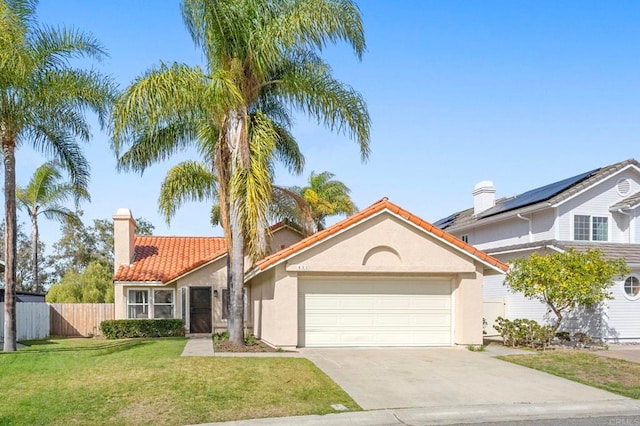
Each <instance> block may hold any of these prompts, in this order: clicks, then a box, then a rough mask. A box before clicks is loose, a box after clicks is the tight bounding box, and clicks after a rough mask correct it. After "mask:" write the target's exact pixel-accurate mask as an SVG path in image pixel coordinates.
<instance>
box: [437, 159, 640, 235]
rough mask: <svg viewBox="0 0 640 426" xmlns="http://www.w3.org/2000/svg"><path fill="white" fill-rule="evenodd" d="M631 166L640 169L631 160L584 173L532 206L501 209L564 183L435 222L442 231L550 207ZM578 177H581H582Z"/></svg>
mask: <svg viewBox="0 0 640 426" xmlns="http://www.w3.org/2000/svg"><path fill="white" fill-rule="evenodd" d="M630 165H633V166H636V167H638V168H640V163H638V162H637V161H636V160H634V159H632V158H631V159H628V160H625V161H621V162H619V163H615V164H611V165H609V166H605V167H602V168H599V169H595V170H592V171H591V172H587V173H583V175H584V177H583V178H582V179H579V180H578V181H577V182H576V183H574V184H571V185H570V186H568V187H567V188H566V189H564V190H561V191H560V192H558V193H553V192H547V193H548V194H549V196H548V197H542V198H534V200H535V202H532V203H530V204H521V203H520V204H518V203H515V204H514V206H515V207H513V208H506V209H505V208H501V207H502V206H503V205H505V204H508V203H511V202H512V201H513V200H514V199H517V198H518V197H520V196H522V195H526V194H529V193H536V192H537V191H540V190H543V189H545V188H549V187H553V186H554V185H555V184H559V183H562V182H563V181H560V182H556V183H555V184H551V185H545V186H543V187H540V188H535V189H532V190H530V191H527V192H525V193H523V194H520V195H516V196H514V197H505V198H500V199H498V200H496V203H495V207H492V208H491V209H490V210H488V211H485V212H481V213H480V214H479V215H475V214H473V208H470V209H466V210H462V211H459V212H456V213H453V214H451V215H450V216H448V217H446V218H443V219H440V220H437V221H436V222H434V224H435V225H436V226H440V227H441V228H442V229H448V228H457V227H462V226H465V225H471V224H475V223H477V222H481V221H483V220H484V219H487V218H488V217H493V216H495V215H498V214H502V213H507V212H509V211H515V210H518V209H520V208H522V207H526V206H528V205H531V204H537V203H540V202H546V203H547V204H550V205H553V204H557V203H559V202H561V201H564V200H566V199H567V198H569V197H571V196H573V195H575V194H577V193H579V192H580V191H582V190H584V189H586V188H588V187H590V186H591V185H593V184H595V183H597V182H599V181H601V180H603V179H605V178H607V177H609V176H611V175H612V174H614V173H617V172H618V171H620V170H622V169H624V168H625V167H627V166H630ZM576 177H580V175H578V176H576ZM565 180H567V179H565ZM636 195H638V194H636ZM630 198H631V197H630ZM492 212H495V213H492Z"/></svg>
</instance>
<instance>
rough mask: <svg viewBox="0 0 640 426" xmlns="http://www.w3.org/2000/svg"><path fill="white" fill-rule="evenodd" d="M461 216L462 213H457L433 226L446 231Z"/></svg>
mask: <svg viewBox="0 0 640 426" xmlns="http://www.w3.org/2000/svg"><path fill="white" fill-rule="evenodd" d="M459 215H460V212H456V213H454V214H452V215H450V216H447V217H445V218H444V219H440V220H438V221H437V222H434V223H433V225H434V226H437V227H438V228H441V229H444V228H446V227H447V226H449V225H451V224H452V223H453V222H454V221H455V220H456V218H457V217H458V216H459Z"/></svg>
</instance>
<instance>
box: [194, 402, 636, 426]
mask: <svg viewBox="0 0 640 426" xmlns="http://www.w3.org/2000/svg"><path fill="white" fill-rule="evenodd" d="M639 412H640V401H637V400H630V399H627V400H619V401H600V402H588V403H582V402H579V403H570V404H567V403H546V404H491V405H466V406H449V407H447V406H445V407H428V408H397V409H389V410H372V411H358V412H353V413H339V414H327V415H324V416H319V415H314V416H295V417H274V418H268V419H251V420H239V421H233V422H224V423H206V425H226V426H333V425H335V426H343V425H344V426H392V425H404V426H406V425H453V424H461V423H462V424H467V423H480V422H482V423H492V422H509V421H511V422H515V421H523V420H527V421H529V420H544V419H547V420H550V419H553V420H558V424H561V423H562V421H561V419H572V418H586V417H604V416H625V415H626V416H629V415H637V414H638V413H639Z"/></svg>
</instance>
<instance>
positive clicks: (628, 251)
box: [486, 240, 640, 264]
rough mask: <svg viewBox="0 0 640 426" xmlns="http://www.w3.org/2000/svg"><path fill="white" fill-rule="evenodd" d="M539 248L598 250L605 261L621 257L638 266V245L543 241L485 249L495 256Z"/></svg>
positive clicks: (639, 256) (639, 251)
mask: <svg viewBox="0 0 640 426" xmlns="http://www.w3.org/2000/svg"><path fill="white" fill-rule="evenodd" d="M540 247H553V248H556V249H559V250H568V249H570V248H573V249H575V250H577V251H586V250H587V249H590V248H591V249H598V250H600V251H601V252H602V256H603V257H604V258H605V259H619V258H621V257H622V258H624V259H625V260H626V262H627V263H630V264H640V244H625V243H607V242H597V241H558V240H544V241H535V242H531V243H524V244H514V245H510V246H503V247H495V248H491V249H486V252H487V253H489V254H493V255H494V256H496V255H497V254H498V253H507V252H514V251H526V250H527V249H531V250H536V249H538V248H540Z"/></svg>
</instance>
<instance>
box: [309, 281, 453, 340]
mask: <svg viewBox="0 0 640 426" xmlns="http://www.w3.org/2000/svg"><path fill="white" fill-rule="evenodd" d="M451 297H452V296H451V280H446V279H441V280H428V279H413V280H404V279H346V278H340V279H337V278H322V279H320V278H313V279H312V278H305V279H300V281H299V305H298V307H299V309H298V315H299V317H298V324H299V326H298V339H299V340H298V342H299V345H300V346H306V347H326V346H329V347H331V346H449V345H451V315H452V313H451Z"/></svg>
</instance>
